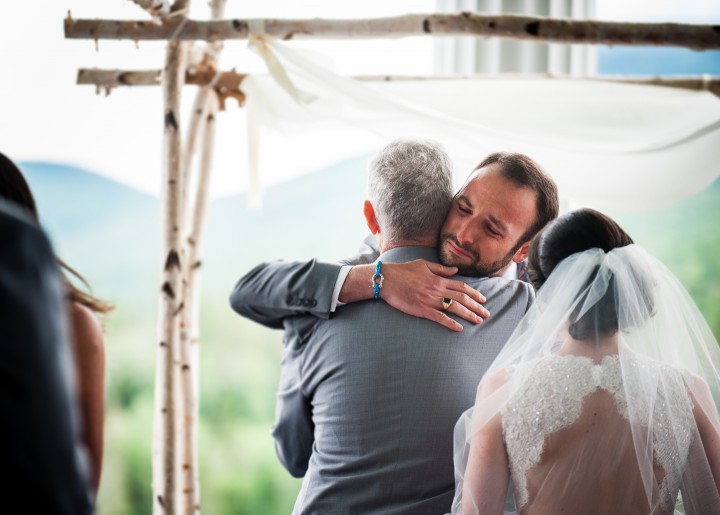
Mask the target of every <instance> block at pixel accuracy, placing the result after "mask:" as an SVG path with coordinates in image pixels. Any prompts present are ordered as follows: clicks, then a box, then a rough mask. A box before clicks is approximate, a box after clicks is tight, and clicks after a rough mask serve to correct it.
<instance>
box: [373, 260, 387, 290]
mask: <svg viewBox="0 0 720 515" xmlns="http://www.w3.org/2000/svg"><path fill="white" fill-rule="evenodd" d="M381 266H382V261H378V262H377V265H376V266H375V275H373V276H372V282H371V283H370V288H372V289H373V298H374V299H375V300H378V299H379V298H380V288H382V285H383V281H384V280H385V277H383V275H382V274H381V273H380V267H381Z"/></svg>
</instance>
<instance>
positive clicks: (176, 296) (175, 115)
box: [153, 2, 188, 515]
mask: <svg viewBox="0 0 720 515" xmlns="http://www.w3.org/2000/svg"><path fill="white" fill-rule="evenodd" d="M178 5H179V8H182V9H184V8H185V7H187V3H186V2H185V3H182V4H178V2H176V4H174V5H173V9H176V7H177V6H178ZM187 50H188V43H183V42H179V41H169V42H168V44H167V49H166V55H165V69H164V71H163V81H162V88H163V103H164V137H163V150H162V152H163V164H162V168H163V174H162V182H163V184H162V185H163V195H162V198H163V208H164V213H163V214H164V217H163V218H164V220H163V224H164V238H163V239H164V241H163V243H164V245H163V246H164V255H165V264H164V267H163V274H162V276H163V280H162V288H161V292H162V293H161V299H160V343H159V345H158V353H157V375H156V388H155V410H156V411H155V421H156V429H155V436H157V437H158V438H157V439H156V440H155V441H154V442H153V444H154V449H153V513H154V514H156V515H159V514H163V515H175V514H176V513H177V511H178V501H179V499H178V495H177V494H178V475H179V466H178V465H179V460H178V454H179V450H180V449H179V444H180V442H179V441H178V438H177V433H178V428H177V424H178V422H179V421H180V420H182V405H181V404H180V402H179V401H180V399H179V395H178V394H179V393H180V392H179V374H178V367H179V365H180V359H179V358H180V356H179V321H180V314H181V312H182V311H183V309H184V303H183V299H182V293H183V286H182V282H183V274H182V269H183V267H182V262H181V244H182V210H181V205H180V203H181V191H182V185H181V181H182V174H181V150H182V141H181V134H182V132H181V127H180V99H181V91H182V86H183V83H184V79H185V71H186V60H187Z"/></svg>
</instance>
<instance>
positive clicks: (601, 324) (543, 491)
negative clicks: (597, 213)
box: [453, 245, 720, 515]
mask: <svg viewBox="0 0 720 515" xmlns="http://www.w3.org/2000/svg"><path fill="white" fill-rule="evenodd" d="M718 400H720V351H719V349H718V344H717V341H716V340H715V338H714V336H713V334H712V332H711V330H710V328H709V327H708V325H707V323H706V322H705V320H704V319H703V317H702V315H701V314H700V312H699V311H698V309H697V307H696V306H695V304H694V302H693V301H692V299H691V298H690V296H689V295H688V293H687V291H686V290H685V289H684V288H683V287H682V285H681V284H680V282H679V281H678V280H677V279H676V278H675V277H674V275H673V274H672V273H671V272H670V271H669V270H668V269H667V268H666V267H665V266H664V265H663V264H662V263H660V262H659V261H658V260H657V259H655V258H653V257H652V256H651V255H649V254H648V253H647V252H645V251H644V250H643V249H642V248H640V247H638V246H637V245H629V246H626V247H620V248H615V249H613V250H611V251H609V252H607V253H606V252H604V251H602V250H600V249H591V250H587V251H584V252H580V253H577V254H573V255H572V256H570V257H568V258H566V259H564V260H562V261H561V262H560V263H559V264H558V265H557V267H555V269H554V270H553V271H552V273H550V274H549V277H548V278H547V280H546V282H545V283H544V285H543V287H542V288H541V289H540V290H539V292H538V296H537V302H536V304H535V306H534V307H533V308H532V309H531V311H529V312H528V314H527V315H526V317H525V318H524V319H523V321H522V323H521V324H520V326H519V327H518V328H517V329H516V331H515V332H514V334H513V336H512V337H511V338H510V340H509V342H508V344H507V345H506V346H505V347H504V349H503V351H502V352H501V353H500V355H499V356H498V357H497V359H496V360H495V362H494V363H493V365H492V366H491V367H490V369H489V370H488V372H487V373H486V374H485V376H484V378H483V380H482V382H481V383H480V385H479V387H478V394H477V399H476V403H475V406H474V407H473V408H472V409H470V410H468V411H467V412H466V413H465V414H464V415H463V416H462V417H461V419H460V420H459V421H458V424H457V426H456V428H455V469H456V496H455V501H454V503H453V513H502V512H503V508H502V506H500V507H498V506H499V504H498V502H499V501H498V498H500V497H502V498H503V499H504V497H505V494H504V492H505V491H506V488H507V485H508V483H512V487H513V489H514V499H515V507H514V508H513V510H517V513H521V514H555V513H567V514H577V513H597V514H605V513H606V514H619V513H623V514H625V513H631V514H633V515H635V514H638V515H640V514H652V515H656V514H663V515H670V514H673V513H687V514H690V513H693V514H709V513H720V497H719V496H718V488H717V487H718V483H720V441H719V440H718V436H719V435H720V418H719V417H718V411H717V407H716V406H717V404H718ZM492 467H495V468H494V469H493V468H492ZM713 472H714V474H713ZM513 510H511V509H509V508H508V507H507V505H506V507H505V513H513V512H514V511H513Z"/></svg>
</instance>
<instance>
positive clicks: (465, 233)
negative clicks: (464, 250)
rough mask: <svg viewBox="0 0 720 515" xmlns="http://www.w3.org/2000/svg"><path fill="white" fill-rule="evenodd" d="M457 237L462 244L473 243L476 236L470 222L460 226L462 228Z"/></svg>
mask: <svg viewBox="0 0 720 515" xmlns="http://www.w3.org/2000/svg"><path fill="white" fill-rule="evenodd" d="M456 236H457V239H458V242H460V244H462V245H467V244H471V243H473V240H474V238H475V231H474V228H473V226H472V224H470V223H464V224H462V225H461V226H460V228H459V229H458V231H457V234H456Z"/></svg>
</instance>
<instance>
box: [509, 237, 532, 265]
mask: <svg viewBox="0 0 720 515" xmlns="http://www.w3.org/2000/svg"><path fill="white" fill-rule="evenodd" d="M529 251H530V242H529V241H527V242H525V243H524V244H523V246H522V247H520V248H519V249H518V250H517V252H515V255H513V258H512V260H513V261H515V262H516V263H521V262H523V261H525V260H526V259H527V257H528V252H529Z"/></svg>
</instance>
